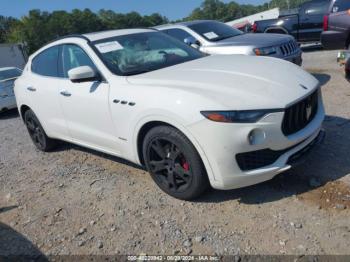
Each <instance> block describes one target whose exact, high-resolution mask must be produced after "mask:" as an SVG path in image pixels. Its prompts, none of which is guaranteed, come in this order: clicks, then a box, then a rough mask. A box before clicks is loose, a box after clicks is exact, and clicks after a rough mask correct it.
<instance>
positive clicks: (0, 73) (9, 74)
mask: <svg viewBox="0 0 350 262" xmlns="http://www.w3.org/2000/svg"><path fill="white" fill-rule="evenodd" d="M21 73H22V71H21V70H19V69H17V68H11V69H5V70H1V69H0V81H3V80H7V79H11V78H16V77H19V76H20V75H21Z"/></svg>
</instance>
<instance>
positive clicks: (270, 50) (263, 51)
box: [254, 47, 277, 56]
mask: <svg viewBox="0 0 350 262" xmlns="http://www.w3.org/2000/svg"><path fill="white" fill-rule="evenodd" d="M254 53H255V54H256V55H259V56H264V55H273V54H276V53H277V49H276V47H263V48H255V49H254Z"/></svg>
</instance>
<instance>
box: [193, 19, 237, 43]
mask: <svg viewBox="0 0 350 262" xmlns="http://www.w3.org/2000/svg"><path fill="white" fill-rule="evenodd" d="M188 27H189V28H191V29H192V30H193V31H195V32H196V33H197V34H199V35H201V36H202V37H204V38H205V39H207V40H208V41H211V42H217V41H220V40H224V39H227V38H230V37H234V36H237V35H241V34H243V32H242V31H239V30H238V29H235V28H233V27H231V26H228V25H226V24H224V23H221V22H217V21H205V22H200V23H195V24H192V25H189V26H188Z"/></svg>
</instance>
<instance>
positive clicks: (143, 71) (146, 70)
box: [123, 69, 153, 76]
mask: <svg viewBox="0 0 350 262" xmlns="http://www.w3.org/2000/svg"><path fill="white" fill-rule="evenodd" d="M151 71H153V70H151V69H140V70H134V71H129V72H124V73H123V75H124V76H132V75H139V74H144V73H148V72H151Z"/></svg>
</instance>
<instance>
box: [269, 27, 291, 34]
mask: <svg viewBox="0 0 350 262" xmlns="http://www.w3.org/2000/svg"><path fill="white" fill-rule="evenodd" d="M264 33H275V34H286V35H289V32H288V31H287V29H285V28H284V27H279V26H275V27H268V28H266V29H265V31H264Z"/></svg>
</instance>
